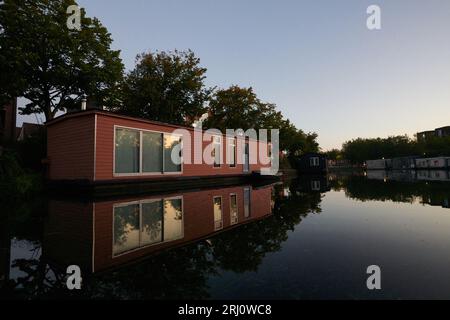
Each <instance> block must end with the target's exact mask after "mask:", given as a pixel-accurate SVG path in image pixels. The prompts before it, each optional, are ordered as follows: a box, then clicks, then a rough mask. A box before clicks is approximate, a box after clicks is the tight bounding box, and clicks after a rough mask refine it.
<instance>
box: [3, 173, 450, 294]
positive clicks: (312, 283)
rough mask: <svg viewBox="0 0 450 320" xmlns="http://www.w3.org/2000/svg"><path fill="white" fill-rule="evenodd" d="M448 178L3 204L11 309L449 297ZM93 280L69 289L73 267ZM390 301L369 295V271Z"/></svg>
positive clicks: (353, 177)
mask: <svg viewBox="0 0 450 320" xmlns="http://www.w3.org/2000/svg"><path fill="white" fill-rule="evenodd" d="M449 199H450V182H449V173H448V172H440V171H435V172H420V173H416V172H394V173H386V172H378V171H377V172H369V173H363V172H359V173H333V174H329V175H328V176H326V177H311V176H310V177H299V178H298V179H293V180H287V181H284V182H283V183H279V184H275V185H262V186H261V185H258V186H256V185H240V186H226V187H220V188H219V187H215V188H207V189H201V190H199V189H197V190H187V191H186V190H185V191H180V192H175V193H174V192H171V193H168V194H163V193H162V194H149V195H140V196H129V195H128V196H125V195H124V196H115V197H109V198H98V199H77V198H67V197H47V196H46V197H38V198H37V199H30V200H27V201H21V202H20V201H19V203H14V204H11V203H6V202H4V203H3V204H2V205H1V206H2V207H1V209H0V211H1V216H0V219H1V227H0V228H1V229H0V232H1V238H0V250H1V251H0V286H1V287H0V290H1V295H2V297H3V298H17V299H33V298H98V299H103V298H113V299H382V298H387V299H417V298H425V299H434V298H436V299H448V298H450V277H448V272H449V270H450V209H449V207H450V205H449ZM69 265H75V266H77V267H79V268H80V271H81V274H82V278H83V281H82V285H81V289H80V290H68V289H67V285H66V281H67V273H66V270H67V267H68V266H69ZM371 265H376V266H378V267H379V270H380V283H381V289H380V290H369V289H368V288H367V284H366V282H367V278H368V277H369V276H370V275H369V274H368V273H367V268H368V266H371Z"/></svg>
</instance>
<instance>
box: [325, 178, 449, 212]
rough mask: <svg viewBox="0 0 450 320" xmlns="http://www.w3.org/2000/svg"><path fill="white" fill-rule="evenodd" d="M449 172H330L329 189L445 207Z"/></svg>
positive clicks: (367, 197)
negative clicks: (346, 173)
mask: <svg viewBox="0 0 450 320" xmlns="http://www.w3.org/2000/svg"><path fill="white" fill-rule="evenodd" d="M449 177H450V172H448V171H440V170H435V171H425V170H424V171H411V170H406V171H400V170H398V171H382V170H373V171H368V172H367V173H366V174H363V173H360V174H354V173H353V174H349V175H345V174H332V175H330V176H329V180H330V185H331V187H332V188H333V190H345V193H346V196H347V197H349V198H351V199H357V200H362V201H367V200H371V201H394V202H405V203H414V202H417V203H421V204H427V205H431V206H440V207H443V208H449V202H450V178H449Z"/></svg>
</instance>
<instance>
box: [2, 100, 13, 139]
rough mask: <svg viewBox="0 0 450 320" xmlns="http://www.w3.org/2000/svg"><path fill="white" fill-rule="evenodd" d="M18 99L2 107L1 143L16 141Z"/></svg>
mask: <svg viewBox="0 0 450 320" xmlns="http://www.w3.org/2000/svg"><path fill="white" fill-rule="evenodd" d="M16 118H17V99H13V100H12V101H10V102H8V103H7V104H5V105H3V106H0V142H2V143H3V142H10V141H14V140H15V139H16V137H17V136H16V120H17V119H16Z"/></svg>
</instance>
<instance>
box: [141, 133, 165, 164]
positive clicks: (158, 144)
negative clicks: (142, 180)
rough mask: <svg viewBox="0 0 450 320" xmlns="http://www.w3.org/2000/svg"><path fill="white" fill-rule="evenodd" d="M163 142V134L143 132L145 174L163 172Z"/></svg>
mask: <svg viewBox="0 0 450 320" xmlns="http://www.w3.org/2000/svg"><path fill="white" fill-rule="evenodd" d="M162 141H163V135H162V133H158V132H145V131H144V132H142V171H143V172H163V151H162Z"/></svg>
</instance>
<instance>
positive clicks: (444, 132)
mask: <svg viewBox="0 0 450 320" xmlns="http://www.w3.org/2000/svg"><path fill="white" fill-rule="evenodd" d="M431 137H450V126H446V127H441V128H436V129H434V130H429V131H422V132H418V133H417V140H418V141H426V140H427V139H429V138H431Z"/></svg>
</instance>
